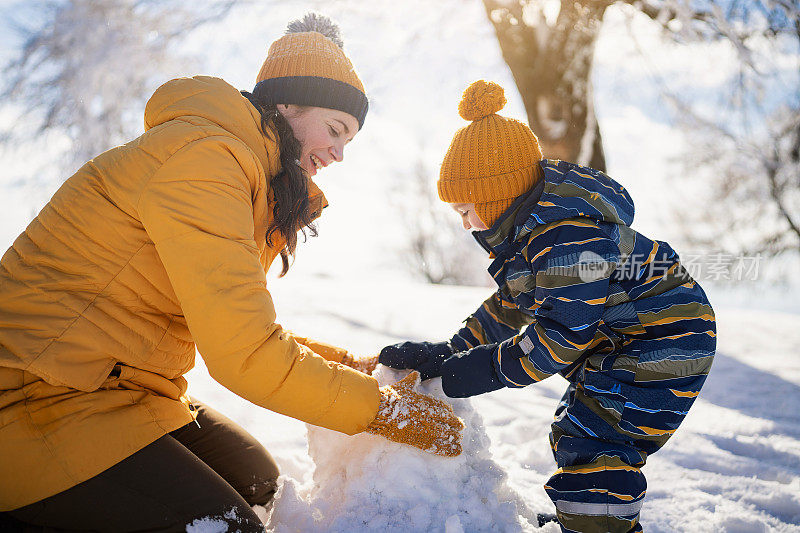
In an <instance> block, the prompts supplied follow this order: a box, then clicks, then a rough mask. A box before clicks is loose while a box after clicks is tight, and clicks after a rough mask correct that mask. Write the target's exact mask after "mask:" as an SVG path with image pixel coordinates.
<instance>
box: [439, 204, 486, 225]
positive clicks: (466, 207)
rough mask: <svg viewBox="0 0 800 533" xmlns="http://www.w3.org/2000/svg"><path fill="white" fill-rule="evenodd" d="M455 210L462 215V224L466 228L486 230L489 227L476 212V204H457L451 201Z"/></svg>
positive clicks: (451, 205)
mask: <svg viewBox="0 0 800 533" xmlns="http://www.w3.org/2000/svg"><path fill="white" fill-rule="evenodd" d="M448 205H449V206H450V207H451V208H452V209H453V211H455V212H456V213H458V214H459V216H461V224H462V225H463V226H464V229H465V230H467V231H469V230H473V229H474V230H485V229H489V228H488V227H487V226H486V224H484V223H483V221H482V220H481V218H480V217H479V216H478V213H476V212H475V204H455V203H451V204H448Z"/></svg>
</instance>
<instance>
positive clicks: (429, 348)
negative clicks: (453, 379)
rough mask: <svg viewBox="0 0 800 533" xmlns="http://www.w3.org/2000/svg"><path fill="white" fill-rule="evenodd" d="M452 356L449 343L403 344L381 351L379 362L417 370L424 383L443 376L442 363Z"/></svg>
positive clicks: (394, 366)
mask: <svg viewBox="0 0 800 533" xmlns="http://www.w3.org/2000/svg"><path fill="white" fill-rule="evenodd" d="M451 355H453V349H452V348H451V346H450V343H449V342H401V343H399V344H393V345H391V346H387V347H386V348H384V349H383V350H381V353H380V355H379V356H378V362H379V363H380V364H382V365H386V366H390V367H392V368H397V369H401V370H402V369H406V368H409V369H412V370H416V371H418V372H419V374H420V377H421V378H422V380H423V381H424V380H426V379H431V378H435V377H438V376H441V375H442V371H441V368H442V362H444V360H445V359H447V358H448V357H450V356H451Z"/></svg>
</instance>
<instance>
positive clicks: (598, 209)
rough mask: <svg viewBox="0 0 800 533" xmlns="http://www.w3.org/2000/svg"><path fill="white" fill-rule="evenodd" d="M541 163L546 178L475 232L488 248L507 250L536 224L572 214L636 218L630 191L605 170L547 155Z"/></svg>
mask: <svg viewBox="0 0 800 533" xmlns="http://www.w3.org/2000/svg"><path fill="white" fill-rule="evenodd" d="M539 164H540V165H541V167H542V170H543V175H544V179H543V180H541V181H539V183H537V184H536V185H535V186H534V187H533V188H532V189H531V190H530V191H529V192H528V193H527V194H525V195H523V196H521V197H520V198H518V199H517V200H516V201H515V202H514V203H513V204H512V205H511V207H510V208H509V209H508V211H507V212H506V213H504V214H503V215H502V216H501V217H500V218H499V219H498V220H497V222H495V224H494V225H493V226H492V227H491V228H489V229H488V230H485V231H480V232H474V233H473V235H474V236H475V239H476V240H477V241H478V243H479V244H480V245H481V246H483V247H484V248H485V249H486V250H487V251H489V252H493V253H504V251H505V249H506V248H507V247H509V246H511V243H512V242H513V241H516V240H518V239H521V238H523V237H524V236H525V235H527V234H529V233H530V232H531V231H532V230H533V229H534V228H535V227H536V226H540V225H543V224H549V223H551V222H556V221H558V220H564V219H568V218H575V217H586V218H590V219H593V220H597V221H602V222H609V223H612V224H623V225H625V226H630V225H631V223H632V222H633V214H634V206H633V200H632V199H631V197H630V195H629V194H628V191H626V190H625V188H624V187H623V186H622V185H620V184H619V183H617V182H616V181H614V180H613V179H611V178H610V177H608V176H607V175H606V174H605V173H604V172H600V171H597V170H594V169H592V168H589V167H583V166H580V165H576V164H574V163H567V162H565V161H558V160H549V159H544V160H542V161H541V162H540V163H539Z"/></svg>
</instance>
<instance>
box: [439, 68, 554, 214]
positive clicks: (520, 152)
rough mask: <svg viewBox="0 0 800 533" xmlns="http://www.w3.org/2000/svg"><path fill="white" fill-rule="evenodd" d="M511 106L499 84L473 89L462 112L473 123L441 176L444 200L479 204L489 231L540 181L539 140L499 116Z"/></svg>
mask: <svg viewBox="0 0 800 533" xmlns="http://www.w3.org/2000/svg"><path fill="white" fill-rule="evenodd" d="M505 104H506V97H505V93H504V92H503V88H502V87H500V86H499V85H498V84H496V83H493V82H487V81H484V80H479V81H476V82H474V83H472V84H471V85H470V86H469V87H467V89H466V90H465V91H464V96H463V98H462V99H461V103H460V104H459V105H458V113H459V114H460V115H461V117H462V118H463V119H465V120H469V121H471V124H469V125H468V126H465V127H463V128H461V129H460V130H458V131H457V132H456V134H455V136H454V137H453V141H452V142H451V143H450V148H448V150H447V154H445V156H444V161H442V167H441V170H440V172H439V182H438V189H439V198H441V199H442V200H443V201H445V202H449V203H466V204H472V203H474V204H475V211H476V213H477V214H478V216H479V217H480V219H481V221H483V223H484V224H486V225H487V226H489V227H491V226H492V225H493V224H494V223H495V222H496V221H497V219H498V218H499V217H500V215H502V214H503V212H504V211H505V210H506V209H508V208H509V207H510V206H511V204H512V203H514V200H515V199H516V198H517V197H518V196H520V195H522V194H523V193H525V192H526V191H528V190H529V189H530V188H531V187H532V186H533V185H534V184H535V183H536V182H537V181H538V179H539V176H540V173H539V171H537V168H538V163H539V161H541V160H542V150H541V148H540V147H539V140H538V139H537V138H536V135H534V134H533V132H532V131H531V129H530V128H529V127H528V126H527V125H526V124H523V123H522V122H519V121H518V120H514V119H512V118H506V117H501V116H500V115H497V114H496V113H497V112H498V111H500V110H501V109H503V106H504V105H505Z"/></svg>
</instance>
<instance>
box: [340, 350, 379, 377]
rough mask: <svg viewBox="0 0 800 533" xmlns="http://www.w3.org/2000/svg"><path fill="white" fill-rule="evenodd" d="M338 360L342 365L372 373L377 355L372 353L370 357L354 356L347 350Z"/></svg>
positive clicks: (376, 364)
mask: <svg viewBox="0 0 800 533" xmlns="http://www.w3.org/2000/svg"><path fill="white" fill-rule="evenodd" d="M339 362H340V363H342V364H343V365H347V366H349V367H350V368H353V369H355V370H358V371H359V372H363V373H365V374H372V372H373V371H374V370H375V367H376V366H378V356H377V355H373V356H371V357H359V358H355V357H353V356H352V355H350V352H348V353H346V354H344V356H343V357H342V360H341V361H339Z"/></svg>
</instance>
